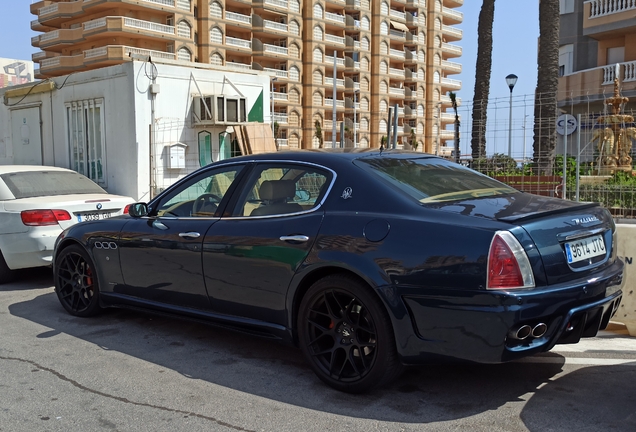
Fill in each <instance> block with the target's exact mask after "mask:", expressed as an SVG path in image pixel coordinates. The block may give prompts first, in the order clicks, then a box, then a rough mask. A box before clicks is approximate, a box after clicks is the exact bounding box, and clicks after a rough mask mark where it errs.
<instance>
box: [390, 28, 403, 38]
mask: <svg viewBox="0 0 636 432" xmlns="http://www.w3.org/2000/svg"><path fill="white" fill-rule="evenodd" d="M389 35H390V36H394V37H398V38H405V37H406V32H404V31H400V30H393V29H391V30H389Z"/></svg>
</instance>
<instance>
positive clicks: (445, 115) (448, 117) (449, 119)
mask: <svg viewBox="0 0 636 432" xmlns="http://www.w3.org/2000/svg"><path fill="white" fill-rule="evenodd" d="M439 121H440V122H441V123H442V124H448V123H454V122H455V114H453V113H449V112H442V113H441V115H440V116H439Z"/></svg>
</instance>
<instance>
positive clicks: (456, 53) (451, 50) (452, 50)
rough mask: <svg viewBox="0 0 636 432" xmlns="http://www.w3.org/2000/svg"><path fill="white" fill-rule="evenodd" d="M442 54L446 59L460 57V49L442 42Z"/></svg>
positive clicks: (457, 46)
mask: <svg viewBox="0 0 636 432" xmlns="http://www.w3.org/2000/svg"><path fill="white" fill-rule="evenodd" d="M442 52H443V53H444V54H446V56H447V57H461V56H462V47H460V46H459V45H452V44H449V43H446V42H444V43H442Z"/></svg>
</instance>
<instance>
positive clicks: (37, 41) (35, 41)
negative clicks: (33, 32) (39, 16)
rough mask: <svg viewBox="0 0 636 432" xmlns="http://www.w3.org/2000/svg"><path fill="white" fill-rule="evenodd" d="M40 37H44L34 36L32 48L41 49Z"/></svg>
mask: <svg viewBox="0 0 636 432" xmlns="http://www.w3.org/2000/svg"><path fill="white" fill-rule="evenodd" d="M40 36H42V35H37V36H33V37H32V38H31V46H32V47H36V48H37V47H39V46H40Z"/></svg>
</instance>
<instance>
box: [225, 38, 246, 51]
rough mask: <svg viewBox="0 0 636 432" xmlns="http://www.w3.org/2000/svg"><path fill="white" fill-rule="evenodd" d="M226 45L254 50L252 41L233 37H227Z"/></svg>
mask: <svg viewBox="0 0 636 432" xmlns="http://www.w3.org/2000/svg"><path fill="white" fill-rule="evenodd" d="M225 43H226V44H227V45H230V46H235V47H241V48H252V41H251V40H245V39H239V38H235V37H231V36H225Z"/></svg>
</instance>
